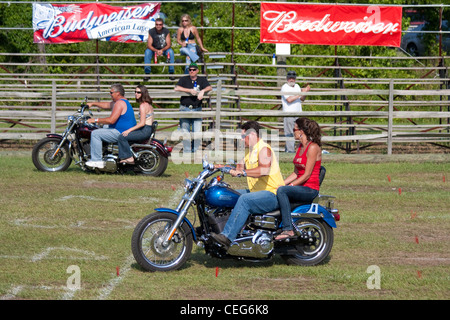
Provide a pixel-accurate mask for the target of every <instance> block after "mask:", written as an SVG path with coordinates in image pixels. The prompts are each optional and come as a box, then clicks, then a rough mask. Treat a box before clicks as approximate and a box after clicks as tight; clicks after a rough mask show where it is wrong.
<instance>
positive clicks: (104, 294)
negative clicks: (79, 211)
mask: <svg viewBox="0 0 450 320" xmlns="http://www.w3.org/2000/svg"><path fill="white" fill-rule="evenodd" d="M183 192H184V190H183V189H182V188H178V189H177V190H176V191H175V193H174V194H173V196H172V198H171V199H170V201H169V204H168V207H169V208H170V207H173V206H175V205H176V204H178V201H179V199H180V197H181V196H182V194H183ZM133 262H134V256H133V255H132V254H131V255H130V256H128V258H127V259H126V261H125V263H124V265H123V266H122V267H120V269H119V276H117V275H116V276H115V277H113V278H112V279H111V280H109V282H108V284H107V285H106V286H105V287H104V288H102V289H101V290H100V294H99V295H98V296H97V300H106V299H107V298H108V297H109V296H110V295H111V293H112V292H113V291H114V289H115V288H116V287H117V286H118V285H119V284H120V283H121V282H122V281H123V279H124V278H125V276H126V275H127V273H128V272H129V271H130V270H131V264H132V263H133Z"/></svg>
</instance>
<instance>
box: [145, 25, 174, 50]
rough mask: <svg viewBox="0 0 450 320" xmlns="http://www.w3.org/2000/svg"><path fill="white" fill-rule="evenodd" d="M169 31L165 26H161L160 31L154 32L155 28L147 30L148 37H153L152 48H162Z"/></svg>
mask: <svg viewBox="0 0 450 320" xmlns="http://www.w3.org/2000/svg"><path fill="white" fill-rule="evenodd" d="M169 33H170V31H169V29H167V28H162V30H161V33H158V32H156V28H152V29H150V30H148V35H149V37H152V39H153V44H152V46H153V48H155V49H158V50H160V49H162V48H164V47H165V46H166V45H167V43H166V38H167V35H168V34H169Z"/></svg>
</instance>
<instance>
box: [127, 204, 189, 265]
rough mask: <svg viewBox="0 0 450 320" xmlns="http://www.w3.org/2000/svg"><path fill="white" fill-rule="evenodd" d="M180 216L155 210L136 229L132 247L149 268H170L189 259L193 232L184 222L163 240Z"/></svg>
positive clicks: (138, 259)
mask: <svg viewBox="0 0 450 320" xmlns="http://www.w3.org/2000/svg"><path fill="white" fill-rule="evenodd" d="M176 219H177V216H176V215H174V214H171V213H166V212H154V213H152V214H149V215H148V216H146V217H145V218H143V219H142V220H141V221H140V222H139V223H138V225H137V226H136V228H135V229H134V232H133V236H132V238H131V250H132V252H133V256H134V258H135V259H136V262H137V263H138V264H139V265H140V266H141V267H142V268H144V269H145V270H146V271H171V270H176V269H179V268H180V267H181V266H183V264H184V263H185V262H186V261H187V260H188V259H189V257H190V255H191V251H192V243H193V239H192V232H191V229H190V228H189V226H188V225H187V223H183V224H182V225H181V226H180V227H179V228H178V229H177V230H176V231H175V234H174V235H173V237H172V239H171V240H170V241H169V242H168V243H167V244H164V238H165V237H166V235H167V233H168V232H169V231H170V229H171V227H172V225H173V224H174V223H175V221H176Z"/></svg>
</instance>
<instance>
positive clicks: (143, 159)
mask: <svg viewBox="0 0 450 320" xmlns="http://www.w3.org/2000/svg"><path fill="white" fill-rule="evenodd" d="M137 154H138V158H137V159H136V167H137V169H138V171H139V172H140V173H142V174H147V175H150V176H154V177H159V176H160V175H162V174H163V173H164V171H166V169H167V164H168V163H169V159H167V158H166V157H164V156H162V155H161V154H160V153H159V152H158V151H157V150H141V151H139V152H138V153H137Z"/></svg>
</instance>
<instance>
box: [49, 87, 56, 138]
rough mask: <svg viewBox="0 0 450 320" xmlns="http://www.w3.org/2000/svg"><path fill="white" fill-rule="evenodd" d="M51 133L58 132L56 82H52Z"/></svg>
mask: <svg viewBox="0 0 450 320" xmlns="http://www.w3.org/2000/svg"><path fill="white" fill-rule="evenodd" d="M50 132H52V133H53V132H56V81H55V80H53V81H52V115H51V124H50Z"/></svg>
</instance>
